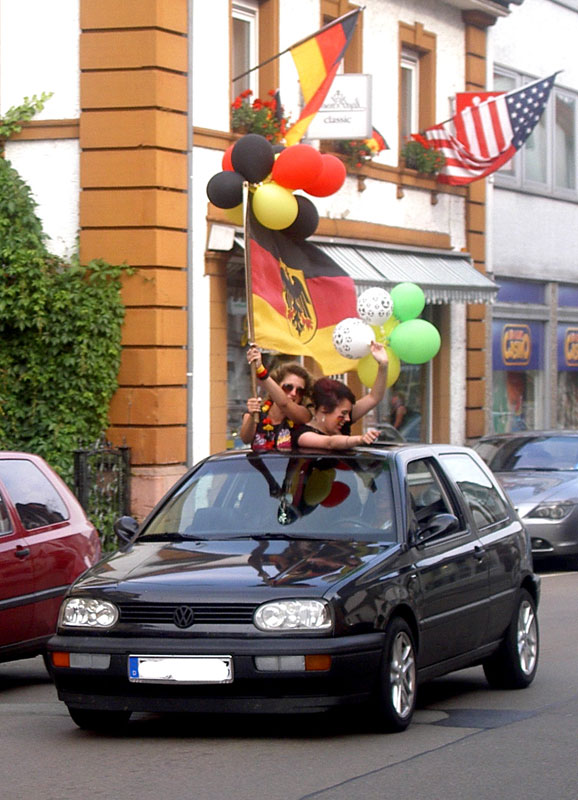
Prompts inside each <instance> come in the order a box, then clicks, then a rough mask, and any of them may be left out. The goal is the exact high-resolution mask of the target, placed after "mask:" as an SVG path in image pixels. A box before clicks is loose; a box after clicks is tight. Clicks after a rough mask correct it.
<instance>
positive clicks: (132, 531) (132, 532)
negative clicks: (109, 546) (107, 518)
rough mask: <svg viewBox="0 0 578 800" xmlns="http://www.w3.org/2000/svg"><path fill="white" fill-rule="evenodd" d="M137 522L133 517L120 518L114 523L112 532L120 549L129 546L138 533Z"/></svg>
mask: <svg viewBox="0 0 578 800" xmlns="http://www.w3.org/2000/svg"><path fill="white" fill-rule="evenodd" d="M138 527H139V526H138V522H137V521H136V519H134V517H120V519H117V520H116V522H115V523H114V532H115V534H116V538H117V539H118V542H119V545H120V546H121V547H122V546H123V545H124V546H126V545H128V544H131V543H132V542H133V540H134V539H135V537H136V535H137V533H138Z"/></svg>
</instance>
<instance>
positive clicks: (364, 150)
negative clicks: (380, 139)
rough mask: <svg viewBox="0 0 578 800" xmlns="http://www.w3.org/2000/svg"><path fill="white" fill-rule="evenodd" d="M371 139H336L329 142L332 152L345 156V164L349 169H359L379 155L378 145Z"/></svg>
mask: <svg viewBox="0 0 578 800" xmlns="http://www.w3.org/2000/svg"><path fill="white" fill-rule="evenodd" d="M374 141H375V140H373V139H336V140H335V141H333V142H331V143H330V144H331V147H332V150H333V152H335V153H340V154H341V155H343V156H345V159H344V160H345V163H346V164H347V166H348V167H350V168H351V169H360V168H361V167H362V166H363V165H364V164H365V162H366V161H371V159H372V158H373V157H374V156H376V155H377V154H378V153H379V145H378V144H377V143H375V144H373V143H374Z"/></svg>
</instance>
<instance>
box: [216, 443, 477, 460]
mask: <svg viewBox="0 0 578 800" xmlns="http://www.w3.org/2000/svg"><path fill="white" fill-rule="evenodd" d="M432 450H433V451H435V452H439V453H450V452H451V453H456V452H457V453H466V452H469V453H471V452H472V448H471V447H465V446H462V445H454V444H448V443H429V442H389V441H388V442H375V443H374V444H372V445H365V446H360V447H352V448H349V449H344V450H326V449H325V448H321V447H319V448H305V447H301V448H294V449H292V450H289V449H288V450H265V451H254V450H252V449H251V448H250V447H243V448H235V449H234V450H222V451H221V452H220V453H214V454H213V455H211V456H209V457H208V458H207V459H206V460H208V461H213V460H218V459H220V458H223V457H227V458H245V457H246V456H247V455H249V454H250V453H253V454H254V455H261V456H262V455H266V456H272V457H276V458H278V457H287V456H297V455H298V456H312V457H314V458H320V457H325V458H330V457H333V458H337V457H341V456H360V455H373V456H375V455H385V454H388V455H391V454H394V453H411V452H415V453H416V454H418V453H430V454H431V452H432Z"/></svg>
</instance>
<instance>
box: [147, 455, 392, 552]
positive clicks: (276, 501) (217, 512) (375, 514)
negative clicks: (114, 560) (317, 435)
mask: <svg viewBox="0 0 578 800" xmlns="http://www.w3.org/2000/svg"><path fill="white" fill-rule="evenodd" d="M394 531H395V525H394V512H393V500H392V488H391V475H390V469H389V462H388V461H387V460H386V459H384V458H383V457H381V458H379V459H375V458H371V457H370V456H369V455H368V456H367V457H363V456H361V457H355V458H353V457H333V456H331V457H327V456H310V455H308V456H300V455H292V456H281V455H278V454H270V455H257V454H251V455H248V456H247V458H246V459H244V460H242V461H241V460H238V459H223V460H220V461H215V462H207V463H206V464H204V465H203V466H202V467H201V468H200V469H198V470H196V471H195V472H194V473H193V474H192V475H191V477H190V479H189V480H188V481H187V482H185V483H184V484H183V485H182V486H181V487H180V488H179V489H178V490H177V491H176V492H175V493H174V494H173V495H172V497H171V498H170V499H169V500H168V502H167V503H166V504H165V505H164V507H163V508H162V509H161V510H160V512H159V513H158V514H157V515H156V516H155V517H154V518H153V519H152V520H151V522H150V523H149V524H148V525H147V526H146V528H145V529H144V530H143V532H142V533H141V535H140V537H139V541H145V540H147V539H153V538H154V539H156V540H157V541H158V539H159V537H163V538H164V537H165V536H166V535H167V534H170V535H171V536H182V537H183V538H196V537H198V538H208V539H217V538H227V539H228V538H237V537H239V536H247V537H257V536H262V537H264V538H279V537H284V538H317V537H319V538H323V537H325V538H327V536H331V538H335V539H361V540H363V539H367V540H375V539H376V536H377V537H378V538H380V539H388V540H392V541H393V540H394V538H395V533H394ZM167 538H168V537H167Z"/></svg>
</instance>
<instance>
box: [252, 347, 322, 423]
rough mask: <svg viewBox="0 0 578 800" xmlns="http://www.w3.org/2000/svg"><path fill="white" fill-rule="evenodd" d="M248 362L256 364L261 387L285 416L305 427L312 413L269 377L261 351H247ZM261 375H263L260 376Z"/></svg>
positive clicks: (255, 348)
mask: <svg viewBox="0 0 578 800" xmlns="http://www.w3.org/2000/svg"><path fill="white" fill-rule="evenodd" d="M247 361H248V362H249V364H252V363H255V366H256V368H257V378H258V379H259V381H260V383H261V386H262V387H263V388H264V389H265V391H266V393H267V394H268V395H269V397H270V398H271V400H272V401H273V402H274V403H276V405H277V406H278V407H279V408H280V409H281V411H282V412H283V415H284V416H286V417H289V419H291V420H293V422H297V423H298V424H299V425H304V424H305V423H307V422H309V420H310V419H311V412H310V411H309V409H308V408H307V407H306V406H302V405H299V403H296V402H295V401H294V400H291V398H290V397H289V396H288V395H286V394H285V392H284V391H283V389H282V388H281V387H280V386H279V384H278V383H276V382H275V381H274V380H273V378H272V377H271V376H270V375H269V373H268V371H267V370H266V369H265V367H264V366H263V361H262V359H261V351H260V350H259V348H258V347H256V346H255V345H252V346H251V347H250V348H249V349H248V351H247ZM259 373H261V374H259Z"/></svg>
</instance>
